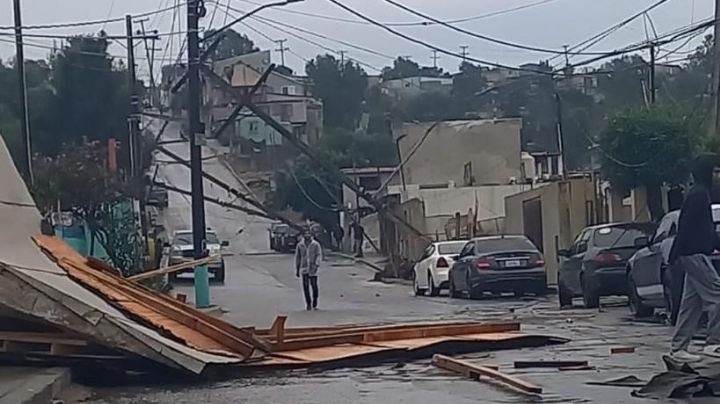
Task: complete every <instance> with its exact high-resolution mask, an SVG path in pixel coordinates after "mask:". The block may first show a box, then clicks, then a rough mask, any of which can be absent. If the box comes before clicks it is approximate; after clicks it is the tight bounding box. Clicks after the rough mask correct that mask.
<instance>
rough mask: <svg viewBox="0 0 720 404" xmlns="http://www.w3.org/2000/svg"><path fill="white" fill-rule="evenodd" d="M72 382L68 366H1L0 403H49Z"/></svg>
mask: <svg viewBox="0 0 720 404" xmlns="http://www.w3.org/2000/svg"><path fill="white" fill-rule="evenodd" d="M70 382H71V372H70V369H67V368H27V367H0V404H48V403H51V402H52V400H54V399H56V398H57V397H58V396H59V395H60V393H61V392H62V390H63V389H65V388H66V387H68V386H69V385H70Z"/></svg>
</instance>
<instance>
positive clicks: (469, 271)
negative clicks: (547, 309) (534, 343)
mask: <svg viewBox="0 0 720 404" xmlns="http://www.w3.org/2000/svg"><path fill="white" fill-rule="evenodd" d="M449 278H450V279H449V289H450V296H451V297H464V296H466V297H469V298H471V299H473V298H481V297H483V294H484V293H485V292H494V293H502V292H513V293H515V294H516V295H521V294H523V293H526V292H529V293H534V294H536V295H540V294H543V293H544V292H545V290H546V287H547V280H546V279H547V275H546V272H545V260H544V259H543V255H542V254H541V253H540V251H539V250H538V249H537V247H535V245H534V244H533V243H532V242H531V241H530V240H529V239H528V238H527V237H525V236H492V237H479V238H475V239H472V240H470V241H469V242H467V243H466V244H465V246H464V247H463V248H462V250H461V251H460V254H459V255H458V256H457V260H456V261H455V264H454V265H453V266H452V269H450V276H449Z"/></svg>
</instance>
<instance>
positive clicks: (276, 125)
mask: <svg viewBox="0 0 720 404" xmlns="http://www.w3.org/2000/svg"><path fill="white" fill-rule="evenodd" d="M201 69H202V71H203V73H205V75H206V76H207V77H208V78H209V79H210V80H211V81H213V82H215V83H217V84H218V85H219V86H220V87H221V88H222V89H223V91H225V92H226V93H228V94H229V95H230V96H232V97H234V98H235V99H236V101H237V102H238V103H244V104H245V106H246V107H247V108H248V109H249V110H250V111H251V112H253V114H255V115H256V116H257V117H258V118H260V119H262V120H263V121H264V122H265V123H267V124H268V125H270V127H272V128H273V129H275V131H277V132H278V133H279V134H280V135H281V136H282V137H283V138H284V139H285V140H287V141H288V142H289V143H290V144H292V145H293V146H295V148H297V149H298V150H300V152H301V153H303V154H305V155H306V156H308V157H309V158H310V159H311V160H312V161H313V162H315V163H317V164H318V165H320V166H321V167H322V168H324V169H325V170H327V171H328V172H329V173H331V174H332V175H333V176H335V177H336V178H337V179H338V180H339V181H341V182H342V183H343V184H345V185H346V186H347V187H348V188H350V189H351V190H352V191H353V192H355V193H356V194H357V195H358V196H360V197H361V198H363V199H364V200H366V201H367V202H368V203H369V204H370V205H371V206H372V207H373V208H375V210H377V211H378V212H385V213H387V216H388V218H389V219H390V220H392V221H393V222H395V223H398V224H401V225H403V226H404V227H406V228H407V229H409V230H410V231H411V232H413V233H414V234H415V235H417V236H418V237H421V238H423V239H425V240H430V238H429V237H427V236H426V235H425V234H423V233H422V232H421V231H420V230H418V229H417V228H415V227H414V226H413V225H411V224H410V223H408V222H407V221H406V220H405V219H404V218H402V217H400V216H399V215H397V214H395V212H393V211H391V210H389V209H387V208H386V207H385V206H384V205H383V204H382V203H380V202H378V201H377V200H376V199H375V198H374V197H373V196H372V195H371V194H369V193H368V192H367V191H365V190H364V189H362V188H361V187H360V186H359V185H358V184H356V183H355V182H354V181H353V180H351V179H350V178H348V177H347V176H345V175H344V174H343V173H342V172H341V171H340V170H338V168H337V167H335V166H334V165H333V164H332V163H330V162H329V161H326V160H323V159H320V158H318V157H317V156H315V153H313V152H312V150H310V147H309V146H308V145H306V144H305V143H303V142H302V141H301V140H299V139H298V138H297V137H296V136H295V135H294V134H293V133H291V132H290V131H288V130H287V129H286V128H285V127H284V126H283V125H282V124H281V123H280V122H278V121H276V120H275V119H274V118H273V117H271V116H270V115H268V114H267V113H266V112H265V111H263V110H262V109H260V108H259V107H258V106H257V105H255V104H253V103H252V102H249V100H248V99H247V97H244V94H241V93H240V91H239V90H238V89H236V88H233V87H232V86H231V85H230V84H229V83H228V82H227V81H225V80H224V79H223V78H222V77H220V76H218V75H217V74H216V73H215V72H214V71H212V70H211V69H209V68H207V67H206V66H202V67H201Z"/></svg>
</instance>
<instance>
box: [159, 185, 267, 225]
mask: <svg viewBox="0 0 720 404" xmlns="http://www.w3.org/2000/svg"><path fill="white" fill-rule="evenodd" d="M153 184H154V185H155V186H156V187H159V188H165V189H167V190H168V191H172V192H176V193H178V194H181V195H185V196H192V192H190V191H188V190H185V189H182V188H177V187H174V186H172V185H167V184H165V183H162V182H158V181H155V182H154V183H153ZM205 201H206V202H210V203H214V204H216V205H218V206H222V207H223V208H229V209H234V210H237V211H240V212H243V213H247V214H248V215H252V216H257V217H263V218H267V219H272V218H271V217H270V216H268V215H267V214H265V213H263V212H259V211H257V210H252V209H248V208H246V207H243V206H240V205H236V204H234V203H232V202H224V201H221V200H220V199H217V198H211V197H209V196H206V197H205Z"/></svg>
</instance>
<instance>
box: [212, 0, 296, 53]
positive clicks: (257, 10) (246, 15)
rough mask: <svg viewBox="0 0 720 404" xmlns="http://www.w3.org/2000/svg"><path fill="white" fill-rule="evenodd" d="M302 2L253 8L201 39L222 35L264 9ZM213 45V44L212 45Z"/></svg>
mask: <svg viewBox="0 0 720 404" xmlns="http://www.w3.org/2000/svg"><path fill="white" fill-rule="evenodd" d="M302 1H304V0H285V1H277V2H275V3H267V4H263V5H261V6H258V7H256V8H254V9H253V10H251V11H250V12H247V13H245V14H243V15H242V16H240V17H238V18H236V19H235V20H233V21H230V22H229V23H227V24H225V25H224V26H223V27H221V28H218V29H217V30H215V31H213V32H211V33H210V34H208V35H206V36H205V38H203V41H207V40H209V39H210V38H213V37H215V36H217V35H219V34H220V33H222V32H224V31H226V30H228V29H230V27H232V26H233V25H235V24H237V23H239V22H241V21H242V20H244V19H246V18H248V17H250V16H252V15H254V14H256V13H259V12H260V11H262V10H264V9H266V8H271V7H282V6H286V5H288V4H292V3H300V2H302ZM213 44H214V43H213ZM211 46H212V45H211ZM208 49H209V48H208Z"/></svg>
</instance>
